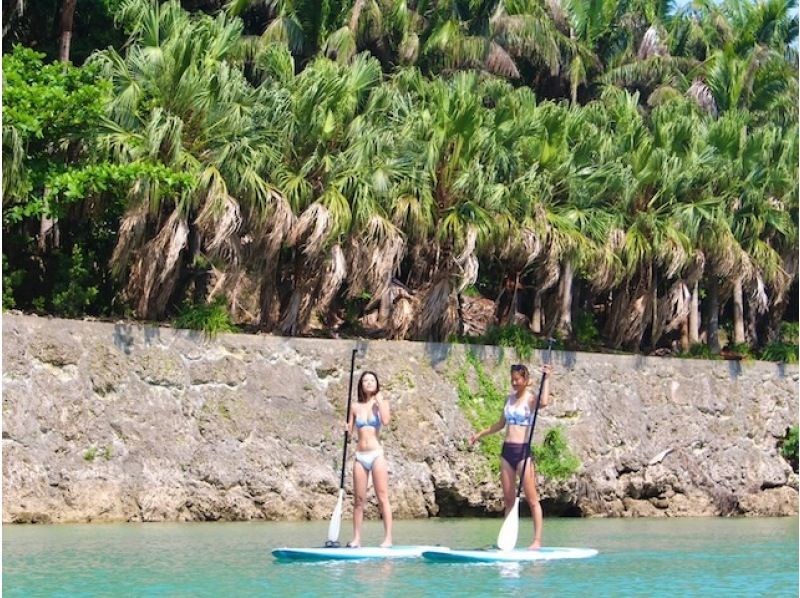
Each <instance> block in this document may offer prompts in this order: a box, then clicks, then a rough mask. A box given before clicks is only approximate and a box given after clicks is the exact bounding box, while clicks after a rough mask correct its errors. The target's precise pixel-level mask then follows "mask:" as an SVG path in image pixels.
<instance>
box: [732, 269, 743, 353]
mask: <svg viewBox="0 0 800 598" xmlns="http://www.w3.org/2000/svg"><path fill="white" fill-rule="evenodd" d="M733 342H734V343H736V344H737V345H740V344H742V343H744V342H745V336H744V297H743V295H742V279H741V278H737V279H736V280H735V281H734V283H733Z"/></svg>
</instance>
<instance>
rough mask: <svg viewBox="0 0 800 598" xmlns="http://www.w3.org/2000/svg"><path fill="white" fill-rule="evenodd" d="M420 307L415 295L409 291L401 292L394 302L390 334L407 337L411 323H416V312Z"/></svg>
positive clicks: (396, 337)
mask: <svg viewBox="0 0 800 598" xmlns="http://www.w3.org/2000/svg"><path fill="white" fill-rule="evenodd" d="M417 308H418V302H417V300H416V298H415V297H413V296H412V295H409V294H408V293H399V294H398V295H397V297H396V298H395V300H394V301H393V302H392V315H391V319H390V321H389V336H390V338H392V339H395V340H400V339H404V338H406V336H407V335H408V331H409V329H410V328H411V324H413V323H414V314H415V313H416V311H417Z"/></svg>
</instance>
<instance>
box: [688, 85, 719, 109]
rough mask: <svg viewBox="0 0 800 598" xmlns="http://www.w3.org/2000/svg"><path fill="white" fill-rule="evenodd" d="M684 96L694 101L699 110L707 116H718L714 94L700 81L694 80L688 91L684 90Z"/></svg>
mask: <svg viewBox="0 0 800 598" xmlns="http://www.w3.org/2000/svg"><path fill="white" fill-rule="evenodd" d="M686 95H687V96H688V97H689V98H691V99H692V100H694V101H695V102H696V103H697V105H698V106H700V109H701V110H703V111H705V112H706V113H707V114H710V115H711V116H714V117H716V116H717V115H718V114H719V110H718V109H717V102H716V101H715V100H714V94H713V93H711V89H710V88H709V87H708V85H706V84H705V83H704V82H703V81H701V80H700V79H695V80H694V81H693V82H692V84H691V86H690V87H689V89H687V90H686Z"/></svg>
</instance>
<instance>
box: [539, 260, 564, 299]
mask: <svg viewBox="0 0 800 598" xmlns="http://www.w3.org/2000/svg"><path fill="white" fill-rule="evenodd" d="M537 275H538V277H539V278H540V282H539V284H538V285H537V287H536V288H537V290H538V291H539V292H541V291H546V290H547V289H550V288H552V287H553V286H554V285H555V284H556V283H557V282H558V281H559V279H560V278H561V263H560V259H559V256H558V254H556V253H548V254H547V257H546V258H545V261H544V264H543V266H542V269H541V270H540V271H539V272H538V273H537Z"/></svg>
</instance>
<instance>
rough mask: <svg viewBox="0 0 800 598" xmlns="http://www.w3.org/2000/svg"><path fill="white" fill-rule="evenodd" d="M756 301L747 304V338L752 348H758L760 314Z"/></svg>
mask: <svg viewBox="0 0 800 598" xmlns="http://www.w3.org/2000/svg"><path fill="white" fill-rule="evenodd" d="M756 310H757V308H756V306H755V302H754V301H748V302H747V338H749V339H750V346H752V347H758V346H759V345H758V312H757V311H756Z"/></svg>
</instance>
